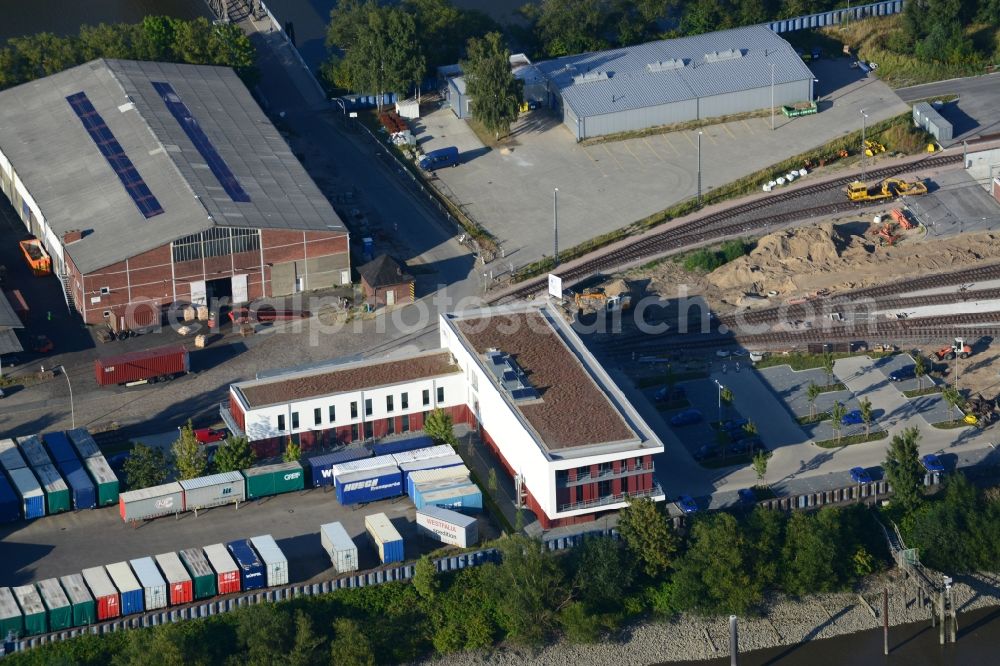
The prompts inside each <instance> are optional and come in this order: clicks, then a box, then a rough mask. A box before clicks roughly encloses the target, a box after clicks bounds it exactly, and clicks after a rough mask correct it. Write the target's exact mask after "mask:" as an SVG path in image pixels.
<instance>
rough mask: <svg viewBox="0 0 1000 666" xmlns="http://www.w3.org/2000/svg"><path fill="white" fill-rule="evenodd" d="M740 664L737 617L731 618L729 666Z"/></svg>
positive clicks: (731, 616)
mask: <svg viewBox="0 0 1000 666" xmlns="http://www.w3.org/2000/svg"><path fill="white" fill-rule="evenodd" d="M739 663H740V637H739V634H738V633H737V631H736V616H735V615H730V616H729V666H738V665H739Z"/></svg>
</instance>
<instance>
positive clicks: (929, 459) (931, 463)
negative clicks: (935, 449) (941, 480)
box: [920, 453, 944, 474]
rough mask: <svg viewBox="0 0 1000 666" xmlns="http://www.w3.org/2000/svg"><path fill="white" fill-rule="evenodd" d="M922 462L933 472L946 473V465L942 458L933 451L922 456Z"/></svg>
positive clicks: (925, 467)
mask: <svg viewBox="0 0 1000 666" xmlns="http://www.w3.org/2000/svg"><path fill="white" fill-rule="evenodd" d="M920 464H921V465H923V466H924V469H926V470H927V471H928V472H930V473H932V474H943V473H944V465H943V464H942V463H941V459H940V458H938V457H937V456H936V455H934V454H933V453H928V454H927V455H925V456H923V457H921V458H920Z"/></svg>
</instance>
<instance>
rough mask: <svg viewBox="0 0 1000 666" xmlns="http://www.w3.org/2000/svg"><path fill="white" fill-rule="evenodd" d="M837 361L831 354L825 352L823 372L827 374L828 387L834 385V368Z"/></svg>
mask: <svg viewBox="0 0 1000 666" xmlns="http://www.w3.org/2000/svg"><path fill="white" fill-rule="evenodd" d="M835 363H836V361H835V360H834V358H833V354H832V353H831V352H823V372H825V373H826V385H827V386H829V385H830V384H833V366H834V364H835Z"/></svg>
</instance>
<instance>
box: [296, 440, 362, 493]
mask: <svg viewBox="0 0 1000 666" xmlns="http://www.w3.org/2000/svg"><path fill="white" fill-rule="evenodd" d="M371 457H372V452H371V451H369V450H368V449H366V448H364V447H360V446H355V447H350V448H347V449H344V450H343V451H337V452H336V453H327V454H326V455H322V456H313V457H312V458H309V459H308V460H306V464H307V465H308V466H309V478H310V480H311V482H312V487H313V488H319V487H320V486H332V485H333V466H334V465H343V464H344V463H349V462H353V461H355V460H364V459H365V458H371Z"/></svg>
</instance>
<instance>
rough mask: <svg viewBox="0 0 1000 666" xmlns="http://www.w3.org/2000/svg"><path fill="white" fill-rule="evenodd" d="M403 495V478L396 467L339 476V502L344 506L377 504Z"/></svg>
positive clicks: (377, 468) (389, 466)
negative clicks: (376, 502)
mask: <svg viewBox="0 0 1000 666" xmlns="http://www.w3.org/2000/svg"><path fill="white" fill-rule="evenodd" d="M373 460H375V459H374V458H373ZM402 494H403V476H402V474H401V473H400V471H399V467H397V466H396V465H388V466H385V467H376V468H374V469H367V470H360V471H357V472H347V473H343V474H339V475H338V476H337V501H338V502H340V503H341V505H343V506H350V505H351V504H365V503H368V502H375V501H378V500H382V499H388V498H390V497H398V496H399V495H402Z"/></svg>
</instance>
